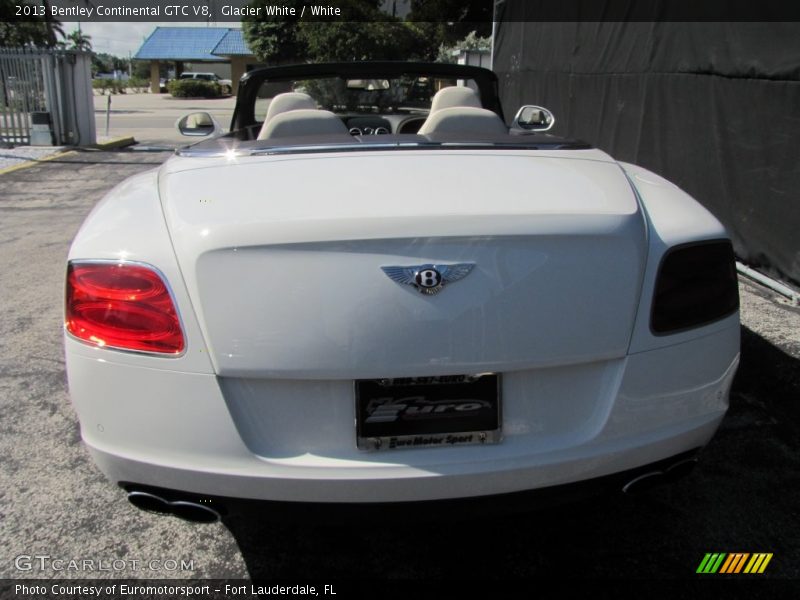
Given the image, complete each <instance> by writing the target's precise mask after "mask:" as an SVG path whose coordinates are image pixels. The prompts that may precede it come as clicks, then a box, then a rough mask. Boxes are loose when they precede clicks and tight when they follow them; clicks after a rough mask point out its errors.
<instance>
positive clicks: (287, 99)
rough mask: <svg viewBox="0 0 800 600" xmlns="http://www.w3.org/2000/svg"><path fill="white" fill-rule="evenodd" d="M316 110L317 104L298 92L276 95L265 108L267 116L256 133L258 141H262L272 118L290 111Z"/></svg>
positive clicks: (306, 95) (309, 97)
mask: <svg viewBox="0 0 800 600" xmlns="http://www.w3.org/2000/svg"><path fill="white" fill-rule="evenodd" d="M314 108H317V103H316V102H314V99H313V98H312V97H311V96H309V95H308V94H302V93H300V92H287V93H285V94H278V95H277V96H275V97H274V98H273V99H272V100H271V101H270V103H269V108H267V115H266V116H265V117H264V124H263V125H262V126H261V131H259V132H258V139H259V140H263V139H264V137H263V135H264V131H265V129H266V127H267V123H269V122H270V121H271V120H272V118H273V117H275V116H276V115H279V114H281V113H285V112H288V111H290V110H311V109H314Z"/></svg>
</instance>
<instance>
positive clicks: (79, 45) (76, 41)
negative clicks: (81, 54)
mask: <svg viewBox="0 0 800 600" xmlns="http://www.w3.org/2000/svg"><path fill="white" fill-rule="evenodd" d="M66 41H68V42H69V43H70V46H69V49H70V50H91V49H92V36H90V35H86V34H85V33H83V32H82V31H81V30H80V29H76V30H75V31H73V32H72V33H70V34H69V35H68V36H67V38H66Z"/></svg>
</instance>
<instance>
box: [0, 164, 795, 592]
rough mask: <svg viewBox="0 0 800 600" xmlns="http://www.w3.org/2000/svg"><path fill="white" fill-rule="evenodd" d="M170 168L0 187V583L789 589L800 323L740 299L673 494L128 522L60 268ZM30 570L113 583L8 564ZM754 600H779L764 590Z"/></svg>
mask: <svg viewBox="0 0 800 600" xmlns="http://www.w3.org/2000/svg"><path fill="white" fill-rule="evenodd" d="M167 156H168V155H167V154H166V153H160V152H159V153H152V152H137V151H130V150H128V151H120V152H89V151H82V152H78V153H75V154H72V155H69V156H66V157H63V158H60V159H58V158H57V159H55V160H51V161H49V162H46V163H41V164H38V165H36V166H34V167H31V168H27V169H23V170H18V171H14V172H11V173H6V174H2V175H0V249H1V252H0V314H2V319H0V430H1V431H2V436H0V457H2V458H1V459H0V461H2V468H1V469H0V548H1V549H0V578H19V577H36V578H39V577H56V576H58V577H100V578H109V577H134V578H139V577H142V578H144V577H147V578H155V577H170V578H199V577H204V578H246V577H268V578H272V579H275V578H296V577H304V578H316V579H323V578H326V577H327V578H330V577H335V578H364V577H368V578H373V579H374V578H377V579H384V578H392V579H395V578H400V579H402V578H406V579H425V578H430V579H444V580H455V579H458V580H461V581H463V580H464V579H465V578H466V579H470V578H493V579H509V578H542V577H564V578H570V579H575V578H583V577H614V578H625V579H640V580H641V579H654V578H655V579H672V578H691V577H696V576H695V575H694V574H695V570H696V568H697V566H698V564H699V563H700V561H701V559H702V558H703V556H704V555H705V553H707V552H772V553H774V558H773V559H772V562H771V563H770V565H769V568H768V569H767V571H766V572H765V573H764V574H763V576H759V577H761V578H762V580H763V581H769V580H776V579H785V578H794V579H797V578H800V535H798V534H800V526H799V525H798V510H799V508H800V469H798V464H800V462H799V459H800V404H798V402H800V333H798V332H800V309H797V308H794V307H790V306H787V305H786V304H785V303H783V302H782V301H781V300H780V299H779V298H777V297H776V296H775V295H774V294H772V293H771V292H769V291H767V290H765V289H764V288H761V287H760V286H756V285H754V284H751V283H747V282H743V283H742V286H741V291H742V310H743V322H744V327H743V340H742V342H743V343H742V362H741V367H740V370H739V374H738V376H737V378H736V382H735V384H734V389H733V393H732V398H731V409H730V411H729V414H728V416H727V417H726V419H725V421H724V423H723V426H722V428H721V429H720V431H719V432H718V434H717V436H716V437H715V438H714V439H713V441H712V442H711V444H710V445H709V446H708V447H707V448H706V449H705V451H704V452H703V455H702V460H701V463H700V465H699V467H698V468H697V469H695V471H694V472H693V473H692V474H690V475H689V476H688V477H686V478H685V479H682V480H680V481H677V482H675V483H673V484H672V485H670V486H667V487H661V488H656V489H653V490H651V491H647V492H645V493H643V494H642V495H639V496H634V497H628V496H622V495H617V494H614V495H609V496H603V497H599V498H596V499H593V500H589V501H582V502H578V503H574V504H570V505H566V506H561V507H555V508H549V509H543V510H537V511H530V512H523V513H521V514H513V515H504V516H496V515H492V514H487V515H482V516H477V517H476V516H473V517H470V518H468V519H465V520H461V521H456V522H455V523H454V522H438V521H436V520H433V521H431V520H430V519H426V518H425V517H426V515H425V514H424V512H420V513H419V514H417V515H412V516H411V517H406V518H404V519H403V520H394V521H392V522H389V523H381V524H376V523H371V524H367V525H357V524H355V525H354V524H353V523H352V522H351V523H348V524H347V525H342V524H337V523H330V524H328V523H324V522H323V523H319V522H316V523H315V524H311V523H309V522H306V520H305V519H303V517H302V513H301V514H300V515H299V516H298V517H297V518H295V519H293V520H291V521H287V520H283V521H280V520H278V521H276V520H275V519H269V518H267V517H268V515H266V514H264V513H263V512H261V513H259V512H254V513H251V514H248V515H245V516H243V517H236V518H229V519H227V520H226V522H225V523H218V524H211V525H209V524H195V523H188V522H184V521H180V520H178V519H176V518H173V517H161V516H156V515H152V514H148V513H143V512H140V511H138V510H136V509H134V508H133V507H132V506H130V505H129V504H128V502H127V501H126V499H125V497H124V494H123V493H122V491H121V490H120V489H118V488H117V487H116V486H114V485H112V484H110V483H108V482H107V481H106V480H105V479H104V478H103V477H102V475H101V474H100V473H99V471H98V470H97V469H96V468H95V467H94V465H93V464H92V462H91V460H90V459H89V457H88V454H87V452H86V451H85V449H84V448H83V446H82V444H81V441H80V435H79V429H78V422H77V419H76V416H75V413H74V412H73V410H72V407H71V405H70V403H69V398H68V395H67V390H66V381H65V375H64V356H63V349H62V345H61V335H62V333H61V324H62V304H63V277H64V265H65V259H66V256H67V250H68V248H69V244H70V241H71V239H72V238H73V236H74V235H75V233H76V231H77V229H78V227H79V226H80V223H81V222H82V221H83V219H84V218H85V216H86V214H87V213H88V212H89V211H90V210H91V209H92V207H93V206H94V205H95V203H96V202H97V201H98V200H99V199H100V198H101V197H102V196H103V195H104V194H105V193H106V192H107V191H108V190H110V189H111V188H112V187H113V186H114V185H115V184H117V183H119V182H120V181H122V180H123V179H124V178H125V177H128V176H130V175H133V174H135V173H138V172H141V171H142V170H145V169H149V168H153V167H155V166H156V165H158V164H159V163H160V162H161V161H163V160H164V159H165V158H166V157H167ZM420 510H421V511H424V509H420ZM35 555H40V556H41V555H45V556H49V557H51V559H66V560H70V559H80V560H85V559H89V560H95V561H99V560H102V559H105V560H107V561H109V560H117V561H122V562H118V563H116V564H117V565H123V568H121V569H119V570H116V569H115V570H110V571H109V570H106V571H98V570H90V571H86V570H80V571H64V570H61V571H56V570H54V569H53V567H52V563H51V562H47V561H45V562H46V564H47V565H49V566H46V567H45V568H40V567H41V566H42V564H41V562H40V563H36V562H33V563H32V564H29V563H28V562H26V560H25V559H24V558H23V560H22V562H21V563H20V560H19V557H20V556H22V557H25V556H35ZM152 561H156V562H155V563H152ZM169 561H175V563H173V562H169ZM181 562H182V563H183V565H185V567H186V568H181V567H180V566H178V567H177V568H175V569H173V568H172V567H173V566H175V565H176V564H177V565H181ZM151 563H152V564H154V565H155V568H149V567H148V565H150V564H151ZM95 564H97V563H95ZM107 564H108V563H107ZM28 566H30V568H26V567H28ZM751 589H752V588H751ZM752 597H764V598H771V597H774V595H773V594H772V593H771V592H770V588H769V587H767V586H766V585H764V586H758V587H757V588H756V589H755V590H753V593H752Z"/></svg>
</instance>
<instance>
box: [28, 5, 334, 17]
mask: <svg viewBox="0 0 800 600" xmlns="http://www.w3.org/2000/svg"><path fill="white" fill-rule="evenodd" d="M15 8H16V13H17V16H26V17H28V16H35V17H43V16H46V15H45V13H46V10H47V9H46V7H45V6H31V5H28V4H24V5H17V6H16V7H15ZM49 8H50V16H52V17H62V18H64V17H77V18H81V19H91V18H92V17H94V16H97V17H161V16H164V17H181V16H183V17H210V16H211V13H210V9H209V7H208V5H205V4H203V5H193V4H171V5H168V6H162V5H160V4H157V5H155V6H104V5H102V4H99V5H97V6H91V5H89V6H65V7H62V6H53V5H50V7H49ZM306 9H308V10H307V11H306ZM220 12H221V13H222V16H224V17H264V16H267V17H299V18H301V19H302V18H303V17H304V16H306V13H308V16H311V17H341V16H342V9H341V8H338V7H336V6H329V5H322V4H309V5H305V4H304V5H303V6H302V7H300V10H299V14H298V9H297V8H296V7H294V6H285V5H283V4H268V5H266V6H232V5H229V4H225V5H223V6H222V7H220Z"/></svg>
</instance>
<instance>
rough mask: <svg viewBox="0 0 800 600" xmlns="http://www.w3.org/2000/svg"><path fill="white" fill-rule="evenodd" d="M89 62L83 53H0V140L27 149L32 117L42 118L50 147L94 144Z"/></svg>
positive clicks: (13, 50) (9, 50)
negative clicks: (48, 130)
mask: <svg viewBox="0 0 800 600" xmlns="http://www.w3.org/2000/svg"><path fill="white" fill-rule="evenodd" d="M90 63H91V58H90V55H89V54H88V53H86V52H76V51H67V50H40V49H29V48H0V141H2V142H6V143H10V144H14V145H19V144H30V143H31V131H32V115H33V114H34V113H48V115H49V128H48V129H50V130H51V131H52V143H54V144H55V145H64V144H93V143H95V128H94V105H93V102H92V90H91V74H90ZM42 117H43V115H39V120H41V118H42ZM47 120H48V118H47V117H45V123H46V122H47ZM47 137H48V138H50V134H49V133H48V134H47ZM40 143H41V142H40Z"/></svg>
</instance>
